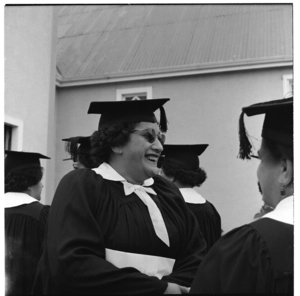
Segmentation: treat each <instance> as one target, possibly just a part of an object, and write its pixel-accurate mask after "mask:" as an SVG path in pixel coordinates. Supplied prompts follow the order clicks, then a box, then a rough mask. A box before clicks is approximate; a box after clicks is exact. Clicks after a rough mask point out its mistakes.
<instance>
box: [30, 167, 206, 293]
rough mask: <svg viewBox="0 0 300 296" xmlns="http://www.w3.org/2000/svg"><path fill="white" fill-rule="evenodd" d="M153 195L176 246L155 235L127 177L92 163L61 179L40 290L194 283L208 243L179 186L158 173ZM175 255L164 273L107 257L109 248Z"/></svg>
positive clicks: (157, 288) (148, 288)
mask: <svg viewBox="0 0 300 296" xmlns="http://www.w3.org/2000/svg"><path fill="white" fill-rule="evenodd" d="M151 187H152V188H153V189H154V191H155V192H156V193H157V195H151V197H152V198H153V200H154V201H155V203H156V204H157V205H158V207H159V208H160V211H161V213H162V216H163V219H164V221H165V224H166V227H167V230H168V234H169V239H170V247H168V246H167V245H165V244H164V243H163V242H162V241H161V240H160V239H159V238H158V237H157V236H156V234H155V232H154V228H153V225H152V221H151V218H150V216H149V213H148V208H147V207H146V206H145V205H144V203H143V202H142V201H141V200H140V198H139V197H138V196H137V195H136V194H135V193H132V194H130V195H128V196H125V194H124V189H123V184H122V183H121V182H118V181H117V182H116V181H111V180H107V179H103V177H102V176H101V175H99V174H96V173H95V172H94V171H93V170H88V169H82V170H76V171H72V172H70V173H68V174H67V175H66V176H64V177H63V179H62V180H61V182H60V184H59V186H58V188H57V190H56V193H55V196H54V199H53V202H52V204H51V211H50V214H49V220H48V229H47V236H46V240H45V248H44V252H43V255H42V258H41V260H40V263H39V268H38V272H37V276H36V281H35V285H34V293H35V294H38V295H40V294H42V293H44V294H68V295H70V294H72V295H75V294H79V295H80V294H81V295H91V294H102V293H104V294H108V293H111V294H122V293H125V294H127V293H128V294H139V295H141V294H153V293H163V292H164V291H165V290H166V288H167V282H173V283H177V284H180V285H183V286H188V287H189V286H190V285H191V283H192V280H193V278H194V276H195V273H196V271H197V268H198V266H199V263H200V262H201V260H202V258H203V256H204V254H205V253H206V243H205V240H204V238H203V235H202V234H201V232H200V231H199V229H198V227H195V225H196V223H197V222H196V219H195V217H194V216H193V215H192V214H191V213H190V211H189V210H188V209H187V207H186V205H185V202H184V200H183V198H182V196H181V194H180V192H179V190H178V188H177V187H176V186H175V185H173V184H171V183H170V182H167V181H166V180H165V179H163V178H162V177H160V176H157V177H155V178H154V184H153V185H152V186H151ZM106 248H109V249H113V250H118V251H122V252H131V253H137V254H147V255H153V256H161V257H167V258H174V259H175V260H176V261H175V265H174V268H173V271H172V273H171V274H169V275H167V276H164V277H162V278H161V279H159V278H157V277H154V276H148V275H146V274H144V273H141V272H140V271H139V270H137V269H135V268H132V267H125V268H117V267H116V266H115V265H113V264H112V263H110V262H108V261H107V260H105V258H106V257H105V249H106Z"/></svg>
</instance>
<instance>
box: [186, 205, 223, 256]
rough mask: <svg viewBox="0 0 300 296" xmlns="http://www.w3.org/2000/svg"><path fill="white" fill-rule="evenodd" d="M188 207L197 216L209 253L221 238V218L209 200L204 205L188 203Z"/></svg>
mask: <svg viewBox="0 0 300 296" xmlns="http://www.w3.org/2000/svg"><path fill="white" fill-rule="evenodd" d="M186 205H187V207H188V208H189V209H190V210H191V212H192V213H193V214H194V215H195V217H196V219H197V221H198V224H199V227H200V230H201V232H202V234H203V236H204V238H205V241H206V244H207V250H208V251H209V250H210V249H211V247H212V246H213V244H214V243H215V242H216V241H217V240H218V239H219V238H220V237H221V231H222V230H221V217H220V215H219V213H218V211H217V210H216V208H215V207H214V205H213V204H212V203H210V202H209V201H207V200H206V202H205V203H204V204H193V203H186Z"/></svg>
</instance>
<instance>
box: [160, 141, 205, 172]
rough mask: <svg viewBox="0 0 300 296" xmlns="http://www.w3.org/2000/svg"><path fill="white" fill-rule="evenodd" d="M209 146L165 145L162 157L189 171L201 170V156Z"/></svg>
mask: <svg viewBox="0 0 300 296" xmlns="http://www.w3.org/2000/svg"><path fill="white" fill-rule="evenodd" d="M207 147H208V144H194V145H175V144H174V145H171V144H168V145H164V150H163V152H162V155H163V156H164V159H169V160H170V161H172V162H174V163H176V164H178V165H181V166H182V167H184V168H185V169H188V170H198V169H199V165H200V162H199V156H200V155H201V154H202V153H203V152H204V151H205V150H206V148H207Z"/></svg>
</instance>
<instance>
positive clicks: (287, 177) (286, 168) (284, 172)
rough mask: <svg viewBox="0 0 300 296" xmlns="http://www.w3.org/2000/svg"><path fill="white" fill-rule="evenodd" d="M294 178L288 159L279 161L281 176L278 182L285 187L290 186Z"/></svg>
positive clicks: (292, 166)
mask: <svg viewBox="0 0 300 296" xmlns="http://www.w3.org/2000/svg"><path fill="white" fill-rule="evenodd" d="M293 177H294V165H293V162H292V161H291V160H289V159H282V160H281V176H280V181H281V183H282V184H283V185H285V186H287V185H288V184H290V183H291V182H292V180H293Z"/></svg>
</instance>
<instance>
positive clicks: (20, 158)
mask: <svg viewBox="0 0 300 296" xmlns="http://www.w3.org/2000/svg"><path fill="white" fill-rule="evenodd" d="M5 154H7V156H6V158H5V175H7V174H8V173H10V172H14V171H18V170H21V169H25V168H30V167H40V166H41V163H40V158H46V159H50V157H47V156H45V155H42V154H40V153H34V152H21V151H11V150H5Z"/></svg>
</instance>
